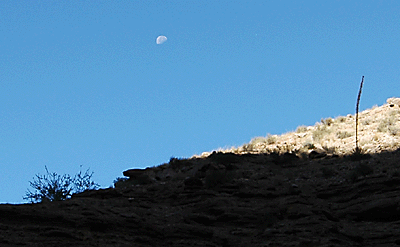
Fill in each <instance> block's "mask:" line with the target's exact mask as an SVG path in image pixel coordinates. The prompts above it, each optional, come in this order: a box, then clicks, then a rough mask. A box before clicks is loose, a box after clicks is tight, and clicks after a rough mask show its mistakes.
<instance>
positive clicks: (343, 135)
mask: <svg viewBox="0 0 400 247" xmlns="http://www.w3.org/2000/svg"><path fill="white" fill-rule="evenodd" d="M351 136H353V134H352V133H350V132H347V131H338V132H336V137H337V138H339V139H344V138H348V137H351Z"/></svg>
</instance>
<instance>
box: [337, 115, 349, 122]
mask: <svg viewBox="0 0 400 247" xmlns="http://www.w3.org/2000/svg"><path fill="white" fill-rule="evenodd" d="M337 120H338V121H339V122H340V123H344V122H346V120H347V118H346V117H343V116H340V117H338V118H337Z"/></svg>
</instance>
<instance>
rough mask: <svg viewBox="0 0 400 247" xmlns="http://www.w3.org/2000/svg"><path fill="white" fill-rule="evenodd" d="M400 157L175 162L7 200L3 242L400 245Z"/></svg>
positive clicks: (1, 213)
mask: <svg viewBox="0 0 400 247" xmlns="http://www.w3.org/2000/svg"><path fill="white" fill-rule="evenodd" d="M399 161H400V151H399V150H398V151H394V152H383V153H380V154H375V155H370V156H368V155H367V156H354V155H353V156H344V157H335V156H323V155H321V156H319V157H315V156H312V157H308V158H298V157H297V156H295V155H292V154H283V155H278V154H269V155H264V154H246V155H236V154H229V153H226V154H224V153H213V154H211V155H210V156H208V157H207V158H193V159H188V160H179V159H172V160H171V161H170V162H169V163H168V164H164V165H162V166H159V167H154V168H148V169H145V170H141V171H138V170H128V171H126V172H125V174H126V175H129V176H131V178H130V179H129V180H121V181H119V182H118V183H117V184H116V188H110V189H103V190H97V191H86V192H83V193H81V194H77V195H74V196H73V198H72V199H69V200H67V201H60V202H50V203H39V204H27V205H0V218H1V222H0V230H1V231H0V232H1V234H0V245H1V246H24V245H25V246H71V245H75V246H185V247H186V246H396V245H400V196H399V194H400V173H399V171H398V168H399V166H400V162H399Z"/></svg>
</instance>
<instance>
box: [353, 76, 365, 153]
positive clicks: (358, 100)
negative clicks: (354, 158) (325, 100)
mask: <svg viewBox="0 0 400 247" xmlns="http://www.w3.org/2000/svg"><path fill="white" fill-rule="evenodd" d="M363 84H364V76H363V77H362V79H361V84H360V91H359V92H358V98H357V105H356V150H355V153H356V154H359V153H361V149H360V148H359V147H358V106H359V105H360V97H361V90H362V87H363Z"/></svg>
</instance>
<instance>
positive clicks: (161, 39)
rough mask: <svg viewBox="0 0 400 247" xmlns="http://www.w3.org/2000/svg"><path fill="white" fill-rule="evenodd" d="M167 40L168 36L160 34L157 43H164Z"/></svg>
mask: <svg viewBox="0 0 400 247" xmlns="http://www.w3.org/2000/svg"><path fill="white" fill-rule="evenodd" d="M165 41H167V37H165V36H163V35H161V36H158V37H157V39H156V43H157V45H161V44H162V43H164V42H165Z"/></svg>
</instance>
